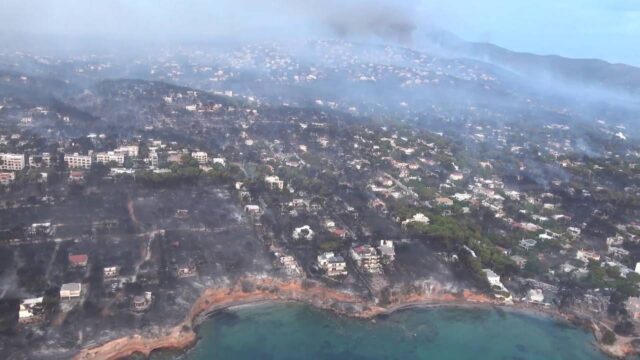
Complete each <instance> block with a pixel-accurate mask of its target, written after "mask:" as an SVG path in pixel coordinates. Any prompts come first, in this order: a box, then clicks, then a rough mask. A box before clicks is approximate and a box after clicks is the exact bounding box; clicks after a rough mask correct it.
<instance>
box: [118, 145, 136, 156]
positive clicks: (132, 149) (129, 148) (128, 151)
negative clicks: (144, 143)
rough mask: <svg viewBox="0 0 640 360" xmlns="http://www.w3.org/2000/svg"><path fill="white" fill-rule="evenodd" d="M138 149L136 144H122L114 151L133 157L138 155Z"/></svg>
mask: <svg viewBox="0 0 640 360" xmlns="http://www.w3.org/2000/svg"><path fill="white" fill-rule="evenodd" d="M139 151H140V148H139V147H138V145H123V146H120V147H119V148H117V149H116V150H115V152H117V153H120V154H122V155H125V156H128V157H133V158H137V157H138V152H139Z"/></svg>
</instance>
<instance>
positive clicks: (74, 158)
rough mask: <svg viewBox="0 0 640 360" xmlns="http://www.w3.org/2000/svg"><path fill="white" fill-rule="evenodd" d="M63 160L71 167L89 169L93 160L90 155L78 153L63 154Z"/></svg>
mask: <svg viewBox="0 0 640 360" xmlns="http://www.w3.org/2000/svg"><path fill="white" fill-rule="evenodd" d="M64 162H65V163H66V164H67V167H69V168H71V169H78V168H80V169H89V168H91V164H92V162H93V160H92V158H91V155H80V154H78V153H73V154H65V155H64Z"/></svg>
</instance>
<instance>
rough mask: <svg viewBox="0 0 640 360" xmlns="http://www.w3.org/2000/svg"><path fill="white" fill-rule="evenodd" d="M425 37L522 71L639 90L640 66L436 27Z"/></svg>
mask: <svg viewBox="0 0 640 360" xmlns="http://www.w3.org/2000/svg"><path fill="white" fill-rule="evenodd" d="M426 40H427V42H426V44H427V46H434V47H436V48H438V49H440V50H444V51H447V52H449V53H450V54H451V55H457V56H461V57H469V58H475V59H478V60H481V61H486V62H491V63H495V64H497V65H500V66H502V67H505V68H507V69H509V70H511V71H514V72H516V73H519V74H522V75H528V76H536V77H539V76H544V77H559V80H564V81H570V82H572V83H575V84H581V85H586V86H603V87H606V88H609V89H610V90H622V91H625V92H628V93H630V94H633V95H637V94H640V68H637V67H634V66H630V65H625V64H612V63H609V62H606V61H603V60H598V59H571V58H566V57H562V56H557V55H536V54H531V53H524V52H516V51H511V50H508V49H505V48H502V47H499V46H496V45H493V44H490V43H475V42H467V41H464V40H461V39H459V38H457V37H456V36H454V35H452V34H450V33H447V32H444V31H440V30H430V31H429V32H427V34H426Z"/></svg>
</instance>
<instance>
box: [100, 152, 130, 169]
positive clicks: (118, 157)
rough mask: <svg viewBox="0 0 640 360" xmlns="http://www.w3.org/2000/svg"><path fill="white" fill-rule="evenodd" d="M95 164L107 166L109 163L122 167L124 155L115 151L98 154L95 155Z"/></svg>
mask: <svg viewBox="0 0 640 360" xmlns="http://www.w3.org/2000/svg"><path fill="white" fill-rule="evenodd" d="M96 162H98V163H101V164H109V163H110V162H114V163H116V164H118V165H119V166H123V165H124V154H122V153H119V152H115V151H109V152H99V153H97V154H96Z"/></svg>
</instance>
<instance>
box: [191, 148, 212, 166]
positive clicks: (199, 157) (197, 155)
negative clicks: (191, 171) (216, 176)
mask: <svg viewBox="0 0 640 360" xmlns="http://www.w3.org/2000/svg"><path fill="white" fill-rule="evenodd" d="M191 157H192V158H194V159H195V160H196V161H197V162H198V164H206V163H207V162H209V155H208V154H207V153H206V152H204V151H194V152H192V153H191Z"/></svg>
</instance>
